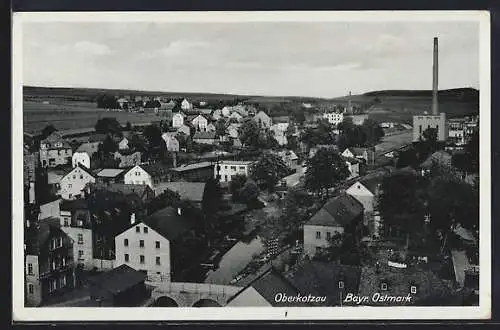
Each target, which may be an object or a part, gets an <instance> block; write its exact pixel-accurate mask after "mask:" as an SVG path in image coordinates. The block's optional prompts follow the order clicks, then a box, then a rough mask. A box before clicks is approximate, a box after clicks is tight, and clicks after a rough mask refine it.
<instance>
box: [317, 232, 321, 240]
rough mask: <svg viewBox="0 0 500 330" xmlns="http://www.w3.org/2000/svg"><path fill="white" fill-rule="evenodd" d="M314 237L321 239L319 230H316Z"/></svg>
mask: <svg viewBox="0 0 500 330" xmlns="http://www.w3.org/2000/svg"><path fill="white" fill-rule="evenodd" d="M316 239H321V232H320V231H317V232H316Z"/></svg>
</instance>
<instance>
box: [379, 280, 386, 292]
mask: <svg viewBox="0 0 500 330" xmlns="http://www.w3.org/2000/svg"><path fill="white" fill-rule="evenodd" d="M380 290H382V291H387V283H385V282H382V283H381V284H380Z"/></svg>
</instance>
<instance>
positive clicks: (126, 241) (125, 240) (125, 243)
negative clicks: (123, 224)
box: [123, 238, 128, 246]
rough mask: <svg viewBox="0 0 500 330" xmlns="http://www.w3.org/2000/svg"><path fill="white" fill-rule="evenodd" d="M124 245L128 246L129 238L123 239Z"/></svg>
mask: <svg viewBox="0 0 500 330" xmlns="http://www.w3.org/2000/svg"><path fill="white" fill-rule="evenodd" d="M123 245H124V246H128V238H125V239H124V240H123Z"/></svg>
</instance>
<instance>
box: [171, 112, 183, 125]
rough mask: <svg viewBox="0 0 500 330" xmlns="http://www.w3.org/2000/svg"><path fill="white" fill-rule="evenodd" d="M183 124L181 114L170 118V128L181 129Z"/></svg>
mask: <svg viewBox="0 0 500 330" xmlns="http://www.w3.org/2000/svg"><path fill="white" fill-rule="evenodd" d="M183 124H184V118H183V117H182V115H181V114H175V115H174V116H173V117H172V127H175V128H177V127H181V126H182V125H183Z"/></svg>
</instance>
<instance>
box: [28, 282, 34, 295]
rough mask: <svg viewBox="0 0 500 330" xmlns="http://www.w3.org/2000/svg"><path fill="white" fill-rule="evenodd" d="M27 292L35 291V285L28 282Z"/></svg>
mask: <svg viewBox="0 0 500 330" xmlns="http://www.w3.org/2000/svg"><path fill="white" fill-rule="evenodd" d="M28 292H29V293H30V294H33V292H35V287H34V286H33V284H28Z"/></svg>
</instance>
